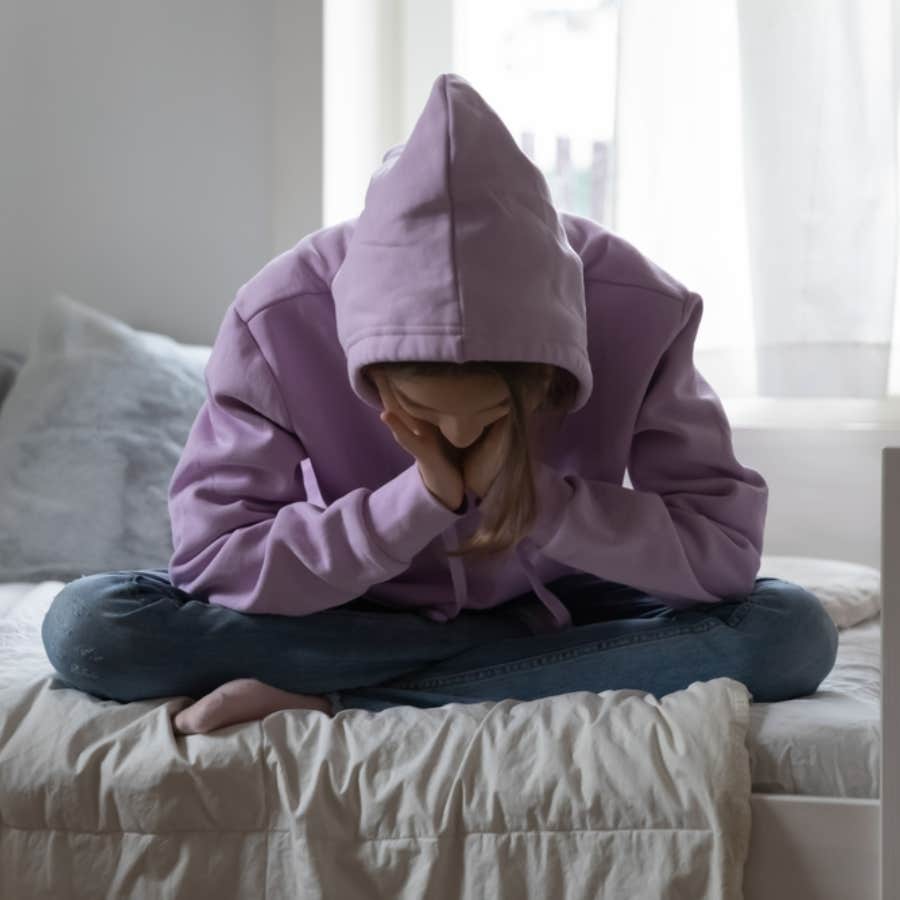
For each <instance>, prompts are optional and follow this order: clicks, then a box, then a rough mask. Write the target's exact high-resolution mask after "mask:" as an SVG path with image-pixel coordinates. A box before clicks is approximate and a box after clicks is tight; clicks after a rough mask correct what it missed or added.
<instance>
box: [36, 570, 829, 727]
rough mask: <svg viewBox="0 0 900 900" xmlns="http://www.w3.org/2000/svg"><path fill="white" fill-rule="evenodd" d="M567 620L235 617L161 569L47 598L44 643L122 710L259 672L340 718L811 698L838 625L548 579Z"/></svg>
mask: <svg viewBox="0 0 900 900" xmlns="http://www.w3.org/2000/svg"><path fill="white" fill-rule="evenodd" d="M549 586H550V587H551V589H552V590H553V591H554V592H555V593H556V594H557V596H559V597H560V599H561V600H562V601H563V602H564V603H565V604H566V606H567V607H568V608H569V610H570V611H571V613H572V619H573V624H572V626H570V627H568V628H566V629H564V630H562V631H559V632H556V633H553V634H533V633H532V632H531V630H530V628H529V626H528V625H527V624H526V623H525V621H524V619H522V618H520V617H519V614H518V612H517V610H521V609H522V608H524V607H525V606H526V605H527V604H540V602H541V601H540V600H539V599H538V598H537V596H536V595H535V594H534V593H533V592H532V591H528V592H526V593H524V594H520V595H519V596H517V597H514V598H512V599H510V600H508V601H506V602H505V603H503V604H501V605H500V606H497V607H494V608H493V609H487V610H463V611H462V612H461V613H460V615H459V616H458V617H457V618H455V619H452V620H451V621H449V622H432V621H431V620H430V619H426V618H425V617H424V616H421V615H419V614H418V613H415V612H403V611H397V610H393V609H388V608H386V607H382V606H378V605H377V604H376V603H374V602H373V601H371V600H369V599H367V598H366V596H365V595H363V596H362V597H358V598H356V599H354V600H352V601H350V602H349V603H346V604H344V605H343V606H339V607H335V608H333V609H328V610H323V611H320V612H317V613H313V614H311V615H307V616H277V615H270V614H250V613H241V612H237V611H235V610H232V609H228V608H227V607H223V606H218V605H215V604H210V603H208V602H207V601H206V600H205V599H202V598H198V597H194V596H192V595H191V594H188V593H186V592H184V591H182V590H180V589H178V588H176V587H174V586H173V585H172V583H171V582H170V580H169V577H168V573H167V570H166V569H136V570H125V571H116V572H104V573H99V574H93V575H87V576H83V577H82V578H78V579H76V580H74V581H71V582H69V583H68V584H67V585H66V586H65V587H64V588H63V589H62V590H61V591H60V592H59V593H58V594H57V595H56V597H55V598H54V599H53V602H52V604H51V606H50V608H49V609H48V611H47V615H46V616H45V618H44V621H43V624H42V627H41V635H42V639H43V642H44V648H45V650H46V652H47V656H48V658H49V660H50V662H51V663H52V665H53V667H54V669H55V670H56V672H57V673H58V674H59V676H60V677H61V678H62V680H63V681H64V682H66V683H67V684H68V685H69V686H72V687H75V688H77V689H78V690H81V691H84V692H86V693H89V694H92V695H94V696H96V697H100V698H103V699H113V700H118V701H122V702H127V701H131V700H143V699H147V698H153V697H169V696H174V695H187V696H189V697H191V698H193V699H199V698H200V697H202V696H203V695H204V694H207V693H209V692H210V691H212V690H214V689H215V688H216V687H218V686H219V685H221V684H223V683H224V682H226V681H230V680H232V679H235V678H256V679H259V680H260V681H263V682H265V683H266V684H270V685H274V686H275V687H279V688H282V689H284V690H288V691H294V692H297V693H309V694H323V695H325V696H327V697H328V698H329V699H330V700H331V702H332V705H333V709H334V711H335V712H337V711H338V710H340V709H344V708H358V709H366V710H371V711H379V710H382V709H386V708H388V707H391V706H395V705H398V704H405V705H409V706H417V707H432V706H442V705H444V704H445V703H477V702H480V701H483V700H503V699H507V698H512V699H518V700H533V699H537V698H539V697H547V696H552V695H557V694H565V693H569V692H571V691H594V692H600V691H605V690H609V689H614V688H637V689H639V690H642V691H648V692H650V693H652V694H654V695H655V696H656V697H661V696H663V695H664V694H667V693H669V692H671V691H676V690H681V689H683V688H686V687H687V686H688V685H690V684H691V683H692V682H694V681H705V680H708V679H711V678H717V677H719V676H728V677H731V678H734V679H736V680H737V681H740V682H743V683H744V684H745V685H746V686H747V688H748V690H749V691H750V694H751V699H752V700H753V702H773V701H777V700H787V699H790V698H793V697H801V696H805V695H807V694H811V693H814V692H815V691H816V689H817V688H818V686H819V684H820V682H821V681H822V679H823V678H825V676H826V675H827V674H828V673H829V672H830V671H831V668H832V666H833V665H834V661H835V657H836V655H837V646H838V631H837V628H836V627H835V625H834V623H833V622H832V620H831V618H830V617H829V616H828V613H827V612H826V611H825V609H824V607H823V606H822V604H821V602H820V601H819V599H818V598H817V597H816V596H815V595H813V594H811V593H810V592H809V591H807V590H805V589H804V588H802V587H800V586H798V585H796V584H792V583H791V582H787V581H783V580H781V579H777V578H758V579H757V580H756V585H755V587H754V589H753V591H752V592H751V593H750V594H749V595H740V596H731V597H726V598H723V600H722V602H721V603H719V604H703V603H699V604H695V605H693V606H691V607H690V608H688V609H683V610H675V609H672V608H670V607H668V606H666V605H665V604H663V603H662V602H661V601H660V600H658V599H655V598H654V597H652V596H648V595H647V594H645V593H643V592H642V591H639V590H637V589H635V588H632V587H628V586H626V585H622V584H618V583H615V582H610V581H605V580H603V579H600V578H597V577H595V576H593V575H589V574H583V573H575V574H569V575H565V576H563V577H562V578H559V579H557V580H555V581H552V582H549Z"/></svg>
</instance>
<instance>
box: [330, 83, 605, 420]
mask: <svg viewBox="0 0 900 900" xmlns="http://www.w3.org/2000/svg"><path fill="white" fill-rule="evenodd" d="M331 292H332V296H333V297H334V304H335V317H336V322H337V334H338V339H339V341H340V343H341V346H342V348H343V350H344V353H345V354H346V357H347V373H348V377H349V379H350V384H351V386H352V388H353V390H354V392H355V393H356V394H357V395H358V396H359V397H360V398H361V399H362V400H364V401H365V402H366V403H368V404H369V405H370V406H373V407H375V408H376V409H380V408H381V401H380V398H379V396H378V392H377V391H376V389H375V388H374V386H373V385H371V384H370V383H369V382H368V381H367V380H366V379H364V378H363V376H362V372H361V371H360V370H361V369H362V367H363V366H366V365H368V364H369V363H373V362H383V361H398V360H416V361H419V360H425V361H442V362H457V363H462V362H466V361H468V360H498V361H521V362H539V363H550V364H552V365H556V366H560V367H561V368H564V369H568V371H569V372H571V373H572V374H573V375H574V376H575V377H576V378H577V379H578V383H579V388H578V392H577V395H576V400H575V406H574V407H573V410H572V411H574V410H576V409H580V408H581V407H582V406H583V405H584V404H585V403H586V402H587V400H588V398H589V397H590V394H591V391H592V389H593V378H592V373H591V364H590V360H589V357H588V350H587V327H586V312H585V295H584V273H583V267H582V261H581V257H580V256H579V255H578V254H577V253H576V252H575V251H574V250H573V249H572V247H571V246H570V244H569V242H568V240H567V238H566V233H565V230H564V228H563V226H562V223H561V222H560V219H559V215H558V213H557V211H556V209H555V208H554V206H553V203H552V201H551V198H550V191H549V187H548V185H547V182H546V179H545V178H544V176H543V174H542V173H541V171H540V170H539V169H538V168H537V167H536V166H535V165H534V164H533V163H532V162H531V160H530V159H529V158H528V157H527V156H526V155H525V153H523V152H522V150H521V149H520V148H519V147H518V146H517V144H516V142H515V140H514V139H513V137H512V135H511V134H510V132H509V131H508V129H507V128H506V126H505V125H504V124H503V122H502V121H501V120H500V118H499V116H498V115H497V114H496V113H495V112H494V110H493V109H491V107H490V106H488V104H487V103H485V101H484V100H483V98H482V97H481V96H480V94H478V92H477V91H476V90H475V89H474V88H473V87H472V85H471V84H470V83H469V82H468V81H466V80H465V79H464V78H462V77H460V76H459V75H455V74H452V73H448V74H443V75H440V76H439V77H438V78H437V79H436V80H435V82H434V85H433V86H432V89H431V93H430V95H429V97H428V101H427V103H426V104H425V108H424V109H423V111H422V113H421V115H420V116H419V118H418V120H417V122H416V124H415V126H414V128H413V130H412V133H411V134H410V136H409V139H408V140H407V141H406V143H404V144H398V145H396V146H394V147H391V148H390V149H389V150H388V151H387V152H386V153H385V155H384V157H383V159H382V164H381V165H380V167H379V168H378V169H376V171H375V172H374V173H373V175H372V177H371V179H370V181H369V186H368V188H367V190H366V196H365V204H364V209H363V211H362V213H361V214H360V215H359V217H358V219H357V220H356V224H355V227H354V229H353V233H352V237H351V238H350V240H349V242H348V244H347V250H346V254H345V256H344V260H343V262H342V263H341V265H340V267H339V268H338V270H337V272H336V273H335V276H334V279H333V281H332V284H331Z"/></svg>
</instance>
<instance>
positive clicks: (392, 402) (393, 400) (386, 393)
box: [378, 378, 421, 437]
mask: <svg viewBox="0 0 900 900" xmlns="http://www.w3.org/2000/svg"><path fill="white" fill-rule="evenodd" d="M378 386H379V388H380V390H381V392H382V398H381V399H382V403H383V404H384V406H385V409H387V410H388V411H389V412H391V413H393V414H394V415H395V416H396V417H397V418H399V419H400V420H401V421H402V422H403V424H404V425H405V426H406V427H407V428H408V429H409V430H410V431H411V432H412V433H413V434H414V435H416V436H417V437H419V436H421V426H420V425H419V424H418V423H417V422H416V420H414V419H411V418H410V417H409V416H408V415H407V414H406V412H405V411H404V410H403V409H402V408H401V406H400V404H399V403H398V402H397V397H396V395H395V394H394V392H393V390H392V389H391V386H390V384H389V383H388V382H387V380H386V379H383V378H381V379H379V380H378Z"/></svg>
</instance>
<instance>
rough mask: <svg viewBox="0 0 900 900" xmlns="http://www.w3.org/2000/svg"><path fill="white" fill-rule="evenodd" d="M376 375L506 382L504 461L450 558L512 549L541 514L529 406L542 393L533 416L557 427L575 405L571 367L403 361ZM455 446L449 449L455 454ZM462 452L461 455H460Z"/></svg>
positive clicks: (376, 366) (379, 367) (535, 434)
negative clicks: (473, 526) (475, 522)
mask: <svg viewBox="0 0 900 900" xmlns="http://www.w3.org/2000/svg"><path fill="white" fill-rule="evenodd" d="M372 371H377V372H379V373H383V374H384V375H385V376H386V377H387V378H388V379H391V378H392V377H394V376H396V377H400V378H412V377H414V376H417V375H418V376H441V377H446V376H470V375H481V376H483V375H488V376H496V377H498V378H500V379H502V380H503V382H504V383H505V384H506V385H507V387H508V388H509V394H510V400H511V405H510V411H509V429H508V432H507V435H508V440H507V442H506V447H505V451H506V458H505V461H504V463H503V465H502V466H501V467H500V471H499V474H498V475H497V479H496V480H495V482H494V484H493V485H492V486H491V490H490V493H489V494H488V496H487V497H486V498H485V500H484V501H483V502H482V503H481V504H480V506H479V511H480V513H481V522H480V524H479V527H478V529H477V531H475V533H474V534H472V535H471V536H470V537H469V539H468V540H467V541H465V542H464V543H463V544H461V545H460V546H459V548H458V549H456V550H449V551H447V552H448V555H450V556H467V555H471V556H476V557H479V558H481V557H494V556H499V555H501V554H503V553H505V552H506V551H507V550H509V549H510V548H511V547H514V546H515V545H516V544H517V543H518V542H519V541H520V540H521V539H522V538H524V537H526V536H527V535H528V533H529V532H530V531H531V527H532V525H533V524H534V521H535V519H536V517H537V514H538V500H537V491H536V488H535V483H534V455H533V451H534V450H535V449H536V444H537V441H538V440H539V439H541V438H543V437H544V435H543V434H542V433H540V432H539V431H538V429H537V426H536V418H535V416H534V415H532V414H529V411H528V407H527V402H528V398H529V397H530V396H532V395H533V394H534V392H536V391H537V392H542V400H541V402H540V405H539V406H538V407H537V409H536V410H535V413H547V414H549V415H550V417H551V418H553V417H555V419H556V425H557V427H558V425H559V424H560V423H561V421H562V419H563V418H564V417H565V415H566V414H567V413H568V412H569V410H570V409H571V408H572V406H573V405H574V402H575V397H576V394H577V391H578V380H577V379H576V378H575V376H574V375H573V374H572V373H571V372H569V371H568V370H567V369H563V368H560V367H559V366H553V365H549V364H546V363H531V362H506V361H493V360H470V361H468V362H464V363H453V362H438V361H417V360H401V361H396V362H378V363H370V364H369V365H367V366H365V367H364V369H363V373H364V374H365V375H368V373H369V372H372ZM455 449H456V448H451V452H452V451H454V450H455ZM459 452H460V454H461V453H462V452H463V451H459Z"/></svg>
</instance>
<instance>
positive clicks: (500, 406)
mask: <svg viewBox="0 0 900 900" xmlns="http://www.w3.org/2000/svg"><path fill="white" fill-rule="evenodd" d="M391 386H392V388H393V391H394V395H395V396H396V398H397V402H398V403H399V404H400V406H401V407H402V408H403V410H404V412H406V413H407V415H409V416H412V417H413V418H414V419H421V420H423V421H425V422H430V423H431V424H432V425H435V426H436V427H437V428H439V429H440V430H441V433H442V434H443V435H444V437H445V438H446V439H447V440H448V441H449V442H450V443H451V444H452V445H453V446H454V447H457V448H459V449H460V450H464V449H465V448H466V447H469V446H470V445H471V444H474V443H475V441H477V440H478V438H479V437H480V435H481V433H482V432H483V431H484V429H485V428H487V427H488V426H489V425H491V424H492V423H493V422H496V421H497V420H498V419H502V418H503V417H504V416H506V415H509V409H510V406H511V402H512V401H511V398H510V395H509V390H508V389H507V387H506V384H505V383H504V382H503V381H502V380H501V379H499V378H493V377H490V376H482V375H471V376H466V377H459V376H456V377H443V376H428V377H417V378H396V377H395V378H392V379H391ZM536 406H537V404H536V403H535V404H534V406H533V407H532V409H533V408H534V407H536Z"/></svg>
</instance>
